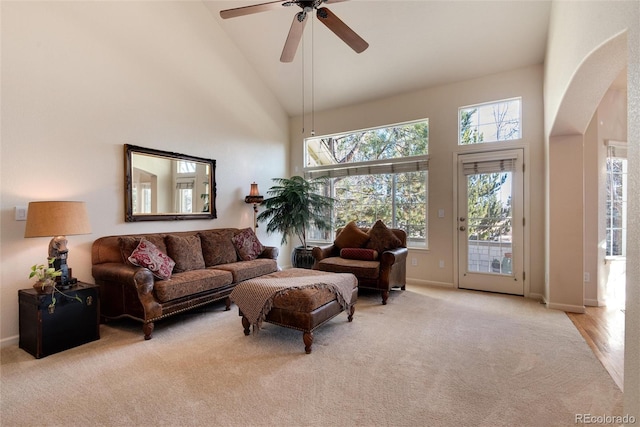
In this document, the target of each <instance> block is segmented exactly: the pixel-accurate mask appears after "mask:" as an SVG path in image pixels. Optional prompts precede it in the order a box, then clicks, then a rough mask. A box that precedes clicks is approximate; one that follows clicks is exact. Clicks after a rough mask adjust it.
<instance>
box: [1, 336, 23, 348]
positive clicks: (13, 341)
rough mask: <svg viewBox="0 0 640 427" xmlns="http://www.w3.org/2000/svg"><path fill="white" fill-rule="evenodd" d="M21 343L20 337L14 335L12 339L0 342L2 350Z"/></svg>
mask: <svg viewBox="0 0 640 427" xmlns="http://www.w3.org/2000/svg"><path fill="white" fill-rule="evenodd" d="M19 342H20V335H14V336H12V337H8V338H4V339H2V340H0V348H5V347H9V346H11V345H18V343H19Z"/></svg>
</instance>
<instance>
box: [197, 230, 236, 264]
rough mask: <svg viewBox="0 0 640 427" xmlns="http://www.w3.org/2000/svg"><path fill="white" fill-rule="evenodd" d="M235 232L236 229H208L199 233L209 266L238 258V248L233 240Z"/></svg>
mask: <svg viewBox="0 0 640 427" xmlns="http://www.w3.org/2000/svg"><path fill="white" fill-rule="evenodd" d="M234 233H235V229H220V230H207V231H201V232H200V233H198V234H199V236H200V245H201V246H202V256H203V257H204V264H205V265H206V266H207V267H211V266H213V265H218V264H228V263H230V262H236V261H237V260H238V254H237V253H236V248H235V246H233V242H232V241H231V238H232V237H233V235H234Z"/></svg>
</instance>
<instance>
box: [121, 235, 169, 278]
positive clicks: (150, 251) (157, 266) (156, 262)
mask: <svg viewBox="0 0 640 427" xmlns="http://www.w3.org/2000/svg"><path fill="white" fill-rule="evenodd" d="M128 259H129V262H130V263H131V264H133V265H137V266H138V267H144V268H148V269H149V270H151V273H153V275H154V276H156V277H157V278H158V279H163V280H168V279H170V278H171V273H172V272H173V266H174V265H175V264H176V263H175V262H174V261H173V260H172V259H171V258H170V257H169V256H167V255H166V254H164V253H163V252H162V251H160V250H159V249H158V247H157V246H156V245H154V244H153V243H151V242H150V241H148V240H146V239H144V238H143V239H140V243H138V246H137V247H136V248H135V249H134V250H133V252H132V253H131V256H129V258H128Z"/></svg>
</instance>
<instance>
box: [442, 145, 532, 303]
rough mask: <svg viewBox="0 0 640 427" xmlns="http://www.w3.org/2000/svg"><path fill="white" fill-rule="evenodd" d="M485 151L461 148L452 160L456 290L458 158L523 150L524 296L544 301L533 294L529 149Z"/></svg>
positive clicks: (455, 276) (504, 147)
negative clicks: (468, 155)
mask: <svg viewBox="0 0 640 427" xmlns="http://www.w3.org/2000/svg"><path fill="white" fill-rule="evenodd" d="M482 148H484V149H480V147H476V146H464V147H460V151H459V152H457V153H453V159H452V164H453V167H452V171H453V200H452V204H453V206H452V212H453V218H452V236H453V253H452V260H453V262H452V267H453V286H454V287H455V288H459V273H458V272H459V268H458V267H459V265H458V245H459V244H458V240H459V239H458V218H459V213H458V157H459V156H462V155H467V154H482V153H492V152H497V151H508V150H512V149H522V150H523V157H522V158H523V166H524V171H523V176H522V179H523V191H524V194H523V215H524V218H525V226H524V230H523V242H522V247H523V250H524V259H523V264H524V265H523V272H524V278H523V282H524V283H523V285H524V286H523V288H524V296H525V297H528V298H539V299H542V297H543V295H537V294H536V295H534V294H532V293H531V285H530V283H531V200H530V194H531V192H530V184H529V182H530V169H531V168H530V167H528V164H529V147H527V146H526V145H522V144H509V143H501V144H500V147H495V146H494V147H482Z"/></svg>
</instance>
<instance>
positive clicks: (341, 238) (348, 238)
mask: <svg viewBox="0 0 640 427" xmlns="http://www.w3.org/2000/svg"><path fill="white" fill-rule="evenodd" d="M367 240H369V235H368V234H367V233H365V232H364V231H362V230H360V228H358V226H357V225H356V222H355V221H351V222H350V223H348V224H347V225H345V226H344V228H343V229H342V230H341V231H340V233H338V235H337V236H336V240H334V242H333V244H334V245H336V246H337V247H338V249H342V248H361V247H363V246H364V244H365V243H367Z"/></svg>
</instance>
